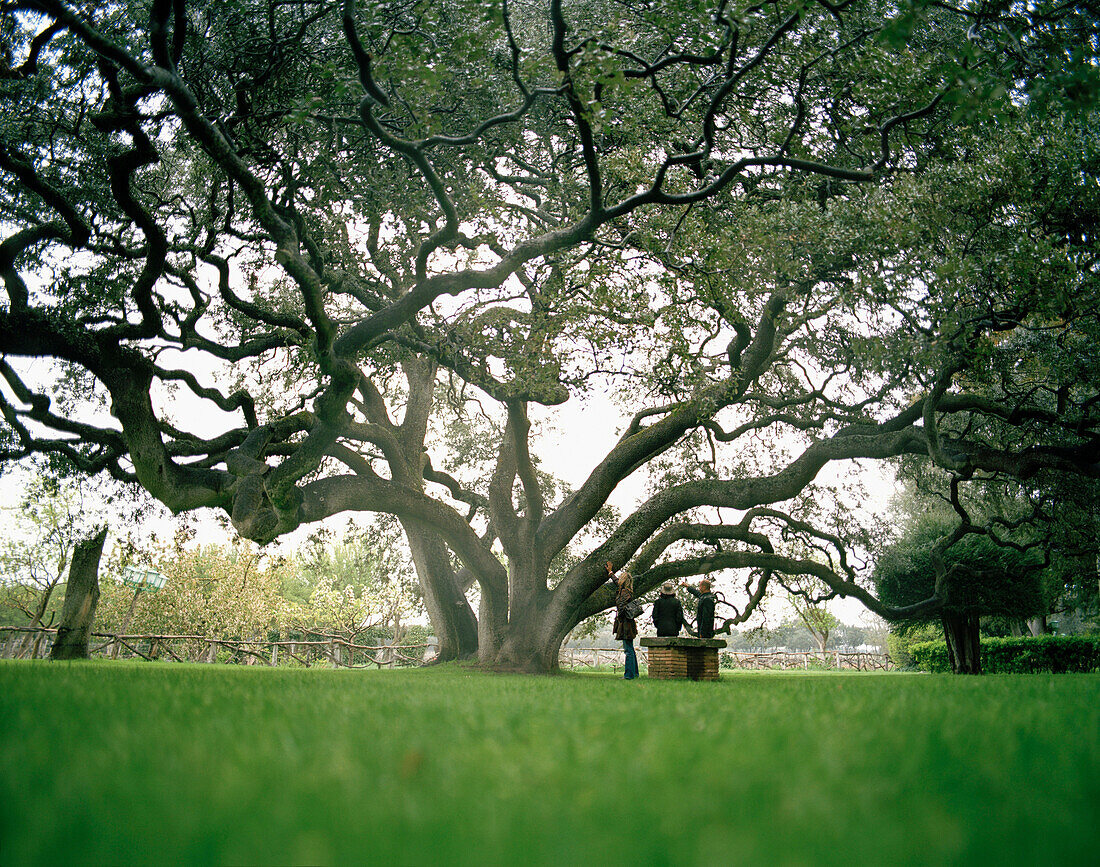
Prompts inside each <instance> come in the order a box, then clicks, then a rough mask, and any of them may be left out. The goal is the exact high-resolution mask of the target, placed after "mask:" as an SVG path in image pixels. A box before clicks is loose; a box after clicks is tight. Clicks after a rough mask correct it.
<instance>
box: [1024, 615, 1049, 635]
mask: <svg viewBox="0 0 1100 867" xmlns="http://www.w3.org/2000/svg"><path fill="white" fill-rule="evenodd" d="M1027 629H1028V632H1029V633H1031V634H1032V635H1034V636H1040V635H1049V634H1050V627H1049V626H1048V625H1047V616H1046V615H1045V614H1040V615H1039V616H1038V617H1029V618H1028V621H1027Z"/></svg>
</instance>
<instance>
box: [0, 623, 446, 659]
mask: <svg viewBox="0 0 1100 867" xmlns="http://www.w3.org/2000/svg"><path fill="white" fill-rule="evenodd" d="M56 635H57V630H56V629H47V628H44V627H31V626H0V658H4V659H34V658H44V657H47V656H49V653H50V647H51V646H52V644H53V640H54V638H55V637H56ZM310 635H312V636H314V637H312V638H308V639H306V638H301V639H290V638H288V639H284V640H279V641H271V640H263V639H240V638H212V637H210V636H208V635H154V634H141V635H125V634H123V635H119V634H117V633H113V632H93V633H92V638H93V639H94V641H93V643H92V645H91V646H90V647H89V652H90V654H91V655H92V656H93V657H97V658H112V659H117V658H119V657H123V658H131V659H146V660H150V661H151V660H154V659H171V660H173V661H175V662H208V663H214V662H219V661H220V662H225V663H235V664H241V665H267V666H277V665H281V664H298V665H303V666H305V667H306V668H310V667H312V666H314V665H326V664H327V665H330V666H332V667H334V668H369V667H371V666H375V667H377V668H383V667H407V666H415V665H422V664H423V662H424V652H425V651H426V650H427V648H428V645H426V644H398V645H391V644H383V645H369V644H357V643H356V642H354V641H351V640H348V639H347V638H344V637H342V636H339V635H329V634H325V633H310ZM219 651H224V652H222V653H219Z"/></svg>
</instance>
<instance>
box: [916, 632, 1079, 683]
mask: <svg viewBox="0 0 1100 867" xmlns="http://www.w3.org/2000/svg"><path fill="white" fill-rule="evenodd" d="M909 652H910V653H911V654H912V656H913V660H914V661H915V662H916V664H917V666H918V667H919V668H921V669H923V670H924V671H932V672H949V671H951V664H950V662H949V661H948V658H947V645H946V644H945V643H944V642H943V641H925V642H922V643H920V644H914V645H913V646H912V647H910V648H909ZM982 670H983V671H986V672H988V673H990V674H1034V673H1037V672H1047V671H1048V672H1053V673H1055V674H1062V673H1065V672H1088V671H1098V670H1100V636H1098V635H1041V636H1039V637H1037V638H983V639H982Z"/></svg>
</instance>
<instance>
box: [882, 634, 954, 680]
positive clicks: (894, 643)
mask: <svg viewBox="0 0 1100 867" xmlns="http://www.w3.org/2000/svg"><path fill="white" fill-rule="evenodd" d="M942 636H943V629H942V628H941V627H940V626H939V624H936V623H919V624H897V625H895V626H894V627H893V628H891V630H890V632H889V634H887V636H886V652H887V654H889V656H890V661H891V662H893V663H894V665H895V666H897V667H898V668H899V669H901V670H902V671H909V670H912V669H916V668H918V667H919V666H918V665H917V662H916V660H915V659H913V654H912V649H913V646H914V645H915V644H923V643H926V642H930V641H931V642H935V640H936V639H937V638H939V637H942Z"/></svg>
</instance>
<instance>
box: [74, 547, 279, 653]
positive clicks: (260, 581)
mask: <svg viewBox="0 0 1100 867" xmlns="http://www.w3.org/2000/svg"><path fill="white" fill-rule="evenodd" d="M268 560H269V558H266V557H263V556H262V555H261V554H260V553H259V552H258V551H256V550H255V547H254V546H253V545H252V544H251V543H249V542H244V541H239V542H237V543H236V544H233V545H209V544H208V545H200V546H197V547H184V546H175V547H172V548H170V549H167V550H161V551H158V552H156V554H155V556H154V557H153V558H152V559H151V560H150V561H148V562H149V564H150V566H151V568H153V569H155V570H157V571H158V572H162V573H163V574H164V575H166V576H167V577H168V581H167V583H166V584H165V586H164V588H163V589H162V590H159V591H157V592H156V593H141V594H140V595H138V597H137V600H136V604H134V603H135V591H134V589H133V588H132V587H129V586H127V585H124V584H122V583H121V582H120V581H118V580H117V578H116V575H117V572H115V571H114V570H116V569H117V568H118V567H119V561H115V562H114V563H112V564H110V565H108V566H106V567H105V568H103V569H102V570H101V575H100V589H101V595H100V601H99V607H98V609H97V612H96V616H97V620H96V630H97V631H101V632H117V631H118V630H119V629H120V628H121V626H122V623H123V622H124V620H125V617H126V613H127V611H128V610H129V609H130V606H131V604H133V605H134V609H133V617H132V619H131V620H130V623H129V626H128V627H127V632H129V633H131V634H153V635H201V636H212V637H215V638H223V637H235V638H252V637H261V636H266V635H267V632H268V631H269V630H270V629H272V628H277V627H278V626H279V625H280V624H283V623H285V622H287V620H288V619H289V618H290V616H291V613H292V611H293V608H292V607H291V606H290V605H289V604H288V603H287V602H286V601H285V600H284V599H283V598H282V597H281V596H280V595H279V586H280V573H281V572H282V571H283V570H285V569H286V568H288V564H286V563H285V562H267V561H268Z"/></svg>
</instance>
